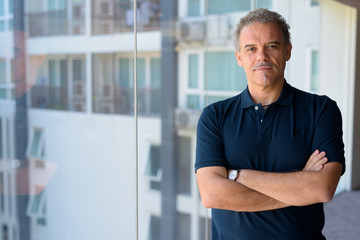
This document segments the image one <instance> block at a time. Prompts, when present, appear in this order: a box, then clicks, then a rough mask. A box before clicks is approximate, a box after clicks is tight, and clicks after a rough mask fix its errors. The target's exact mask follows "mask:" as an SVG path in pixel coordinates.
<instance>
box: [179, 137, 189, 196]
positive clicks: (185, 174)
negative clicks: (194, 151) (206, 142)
mask: <svg viewBox="0 0 360 240" xmlns="http://www.w3.org/2000/svg"><path fill="white" fill-rule="evenodd" d="M178 141H179V161H178V166H177V167H176V169H178V171H179V172H180V173H181V174H179V175H178V176H179V178H178V193H179V194H187V195H190V194H191V167H192V166H191V139H190V138H186V137H179V139H178Z"/></svg>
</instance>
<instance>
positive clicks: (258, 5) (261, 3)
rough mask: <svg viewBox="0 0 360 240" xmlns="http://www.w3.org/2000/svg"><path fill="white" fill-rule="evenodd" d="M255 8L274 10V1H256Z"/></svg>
mask: <svg viewBox="0 0 360 240" xmlns="http://www.w3.org/2000/svg"><path fill="white" fill-rule="evenodd" d="M255 4H256V6H255V8H256V9H257V8H267V9H272V0H256V2H255Z"/></svg>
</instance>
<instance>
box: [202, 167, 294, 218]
mask: <svg viewBox="0 0 360 240" xmlns="http://www.w3.org/2000/svg"><path fill="white" fill-rule="evenodd" d="M197 179H198V185H199V190H200V194H201V199H202V202H203V205H204V206H205V207H207V208H218V209H226V210H232V211H242V212H257V211H266V210H273V209H278V208H284V207H288V206H289V205H288V204H285V203H283V202H281V201H278V200H275V199H273V198H271V197H269V196H266V195H264V194H262V193H259V192H257V191H254V190H252V189H250V188H248V187H246V186H244V185H242V184H240V183H237V182H234V181H230V180H228V179H227V175H226V172H225V174H222V173H221V174H215V175H208V174H204V173H203V172H202V171H198V173H197Z"/></svg>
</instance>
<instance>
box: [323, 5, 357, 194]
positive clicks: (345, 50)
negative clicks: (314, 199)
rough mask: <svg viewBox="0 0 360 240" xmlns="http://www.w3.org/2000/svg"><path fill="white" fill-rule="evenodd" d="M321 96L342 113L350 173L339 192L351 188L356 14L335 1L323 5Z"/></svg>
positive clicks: (342, 181) (343, 179)
mask: <svg viewBox="0 0 360 240" xmlns="http://www.w3.org/2000/svg"><path fill="white" fill-rule="evenodd" d="M321 4H322V8H321V28H320V31H321V41H320V43H321V44H320V80H319V81H320V82H319V85H320V93H322V94H326V95H328V96H329V97H330V98H332V99H334V100H335V101H336V102H337V104H338V106H339V108H340V110H341V113H342V117H343V131H344V142H345V158H346V165H347V172H346V173H345V175H344V176H343V177H342V178H341V181H340V183H339V187H338V189H339V191H341V190H349V189H350V186H351V180H350V179H351V162H352V141H353V138H352V136H353V124H354V122H353V111H354V110H353V109H354V81H355V36H356V35H355V34H356V10H355V9H354V8H351V7H348V6H346V5H343V4H340V3H338V2H335V1H333V0H323V1H322V2H321Z"/></svg>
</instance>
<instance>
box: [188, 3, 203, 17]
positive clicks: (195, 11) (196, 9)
mask: <svg viewBox="0 0 360 240" xmlns="http://www.w3.org/2000/svg"><path fill="white" fill-rule="evenodd" d="M187 8H188V9H187V12H188V16H199V15H200V0H188V5H187Z"/></svg>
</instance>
